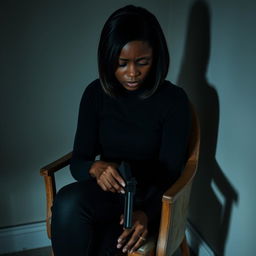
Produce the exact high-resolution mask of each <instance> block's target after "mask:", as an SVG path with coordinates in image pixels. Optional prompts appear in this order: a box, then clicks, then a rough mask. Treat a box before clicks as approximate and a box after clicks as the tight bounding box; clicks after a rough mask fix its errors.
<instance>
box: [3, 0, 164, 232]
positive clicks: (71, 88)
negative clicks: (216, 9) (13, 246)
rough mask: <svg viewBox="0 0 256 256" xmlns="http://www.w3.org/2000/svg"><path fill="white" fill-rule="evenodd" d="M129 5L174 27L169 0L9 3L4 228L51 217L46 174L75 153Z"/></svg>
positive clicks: (5, 66)
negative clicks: (118, 17)
mask: <svg viewBox="0 0 256 256" xmlns="http://www.w3.org/2000/svg"><path fill="white" fill-rule="evenodd" d="M127 4H135V5H138V4H139V5H141V6H144V7H146V8H148V9H149V10H151V11H152V12H154V13H155V14H156V16H157V17H158V18H159V20H160V22H161V23H162V24H167V14H168V12H167V10H168V9H169V1H168V0H164V1H161V2H160V3H159V2H158V1H154V0H150V1H148V0H140V1H126V0H123V1H121V0H108V1H100V0H94V1H84V0H83V1H82V0H77V1H57V0H55V1H32V0H25V1H18V0H17V1H14V0H9V1H1V3H0V22H1V26H0V29H1V41H0V42H1V48H0V56H1V64H0V65H1V69H0V70H1V76H0V89H1V93H0V104H1V105H0V106H1V110H0V111H1V124H0V134H1V143H0V154H1V162H0V171H1V179H0V195H1V196H0V209H1V210H0V227H2V228H3V227H10V226H15V225H20V224H26V223H33V222H38V221H42V220H44V219H45V195H44V184H43V179H42V177H40V176H39V169H40V168H41V167H42V166H44V165H45V164H47V163H49V162H51V161H53V160H55V159H56V158H58V157H60V156H62V155H63V154H66V153H67V152H69V151H70V150H71V149H72V145H73V139H74V133H75V129H76V121H77V114H78V105H79V101H80V98H81V95H82V92H83V90H84V88H85V87H86V85H87V84H88V83H89V82H91V81H92V80H93V79H95V78H96V77H97V64H96V56H97V55H96V53H97V45H98V39H99V34H100V31H101V28H102V26H103V24H104V22H105V20H106V18H107V17H108V16H109V15H110V14H111V13H112V12H113V11H114V10H115V9H117V8H119V7H121V6H125V5H127ZM163 26H164V28H165V27H167V26H165V25H163ZM58 176H59V179H60V185H62V184H65V183H68V182H71V181H72V178H71V176H70V174H69V172H68V170H67V172H66V174H64V173H63V174H60V175H58Z"/></svg>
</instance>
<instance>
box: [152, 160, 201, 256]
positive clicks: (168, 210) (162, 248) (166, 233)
mask: <svg viewBox="0 0 256 256" xmlns="http://www.w3.org/2000/svg"><path fill="white" fill-rule="evenodd" d="M196 168H197V161H194V160H188V162H187V163H186V166H185V168H184V171H183V173H182V175H181V176H180V178H179V179H178V180H177V181H176V182H175V183H174V184H173V185H172V186H171V187H170V188H169V189H168V190H167V191H166V192H165V193H164V195H163V197H162V215H161V223H160V230H159V237H158V243H157V255H158V256H165V255H166V253H167V251H168V253H170V254H168V255H172V252H174V251H175V250H176V249H177V248H178V247H179V245H180V243H181V241H182V240H183V239H184V234H185V223H186V217H187V208H188V202H189V195H190V190H191V186H192V182H193V178H194V176H195V173H196ZM170 230H172V234H171V235H170ZM170 244H171V245H172V247H171V248H167V246H168V245H170Z"/></svg>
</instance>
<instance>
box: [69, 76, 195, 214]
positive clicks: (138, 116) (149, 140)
mask: <svg viewBox="0 0 256 256" xmlns="http://www.w3.org/2000/svg"><path fill="white" fill-rule="evenodd" d="M142 92H143V88H140V89H138V90H136V91H128V90H125V89H124V93H123V94H122V95H121V96H119V97H117V98H113V97H110V96H108V95H107V94H106V93H105V92H104V91H103V89H102V87H101V84H100V81H99V80H98V79H97V80H95V81H93V82H92V83H91V84H90V85H89V86H88V87H87V88H86V89H85V92H84V94H83V96H82V99H81V103H80V109H79V117H78V125H77V130H76V136H75V141H74V148H73V157H72V161H71V165H70V169H71V173H72V175H73V177H74V178H75V179H76V180H78V181H81V180H86V179H91V178H92V177H91V176H90V174H89V169H90V167H91V165H92V163H93V162H94V161H95V157H96V156H97V155H100V156H101V159H102V160H103V161H111V162H117V163H120V162H121V161H127V162H129V163H130V166H131V169H132V173H133V175H134V176H135V177H136V179H137V182H138V185H137V193H136V196H135V197H136V200H135V204H136V207H137V208H138V209H141V210H144V211H145V213H146V214H147V215H148V217H149V219H154V218H156V217H157V216H159V214H160V211H161V196H162V194H163V192H164V191H165V190H166V189H167V188H168V187H169V186H170V185H171V184H172V183H173V182H175V180H176V179H177V178H178V177H179V175H180V174H181V172H182V167H183V164H184V161H185V159H186V152H187V143H188V137H189V130H190V110H189V102H188V98H187V96H186V94H185V92H184V91H183V90H182V89H181V88H179V87H177V86H175V85H173V84H171V83H170V82H168V81H165V82H164V83H163V84H162V85H161V86H160V87H159V88H158V90H157V91H156V92H155V93H154V94H153V95H152V96H150V97H149V98H146V99H142V98H141V97H140V95H141V93H142Z"/></svg>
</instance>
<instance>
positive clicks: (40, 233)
mask: <svg viewBox="0 0 256 256" xmlns="http://www.w3.org/2000/svg"><path fill="white" fill-rule="evenodd" d="M49 245H50V240H49V239H48V237H47V233H46V224H45V222H40V223H34V224H26V225H22V226H17V227H11V228H3V229H0V254H5V253H12V252H18V251H23V250H30V249H35V248H40V247H45V246H49Z"/></svg>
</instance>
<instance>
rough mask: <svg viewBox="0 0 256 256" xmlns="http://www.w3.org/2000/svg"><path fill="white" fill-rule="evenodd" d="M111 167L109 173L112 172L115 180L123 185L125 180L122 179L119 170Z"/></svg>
mask: <svg viewBox="0 0 256 256" xmlns="http://www.w3.org/2000/svg"><path fill="white" fill-rule="evenodd" d="M110 168H111V173H112V176H113V177H114V179H115V180H117V182H118V183H119V184H120V185H121V186H122V187H125V182H124V180H123V178H122V177H121V176H120V174H119V172H118V171H117V170H116V169H114V168H112V167H110Z"/></svg>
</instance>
